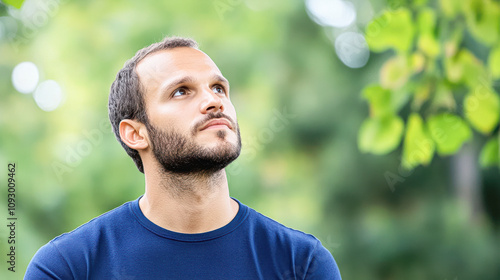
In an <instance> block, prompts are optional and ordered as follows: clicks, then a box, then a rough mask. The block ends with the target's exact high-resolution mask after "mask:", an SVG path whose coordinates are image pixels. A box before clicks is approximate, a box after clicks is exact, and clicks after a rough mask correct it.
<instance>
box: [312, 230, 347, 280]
mask: <svg viewBox="0 0 500 280" xmlns="http://www.w3.org/2000/svg"><path fill="white" fill-rule="evenodd" d="M304 279H307V280H310V279H318V280H319V279H321V280H325V279H332V280H341V279H342V278H341V277H340V271H339V268H338V266H337V263H336V262H335V260H334V259H333V256H332V254H331V253H330V252H329V251H328V250H327V249H326V248H325V247H324V246H323V245H322V244H321V242H320V241H319V240H318V244H317V245H316V248H315V249H314V253H313V255H312V257H311V261H310V263H309V266H308V268H307V273H306V277H305V278H304Z"/></svg>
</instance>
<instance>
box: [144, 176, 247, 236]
mask: <svg viewBox="0 0 500 280" xmlns="http://www.w3.org/2000/svg"><path fill="white" fill-rule="evenodd" d="M139 206H140V208H141V210H142V212H143V213H144V215H145V216H146V217H147V218H148V219H149V220H151V221H152V222H153V223H155V224H157V225H158V226H160V227H163V228H165V229H168V230H171V231H175V232H180V233H202V232H208V231H212V230H215V229H218V228H220V227H223V226H224V225H226V224H228V223H229V222H230V221H231V220H232V219H233V218H234V216H235V215H236V213H237V212H238V203H237V202H236V201H234V200H232V199H231V198H230V197H229V189H228V183H227V178H226V172H225V170H224V169H222V170H219V171H217V172H214V173H203V174H171V173H164V172H156V173H155V174H149V173H147V172H146V192H145V194H144V196H143V197H142V198H141V199H140V201H139Z"/></svg>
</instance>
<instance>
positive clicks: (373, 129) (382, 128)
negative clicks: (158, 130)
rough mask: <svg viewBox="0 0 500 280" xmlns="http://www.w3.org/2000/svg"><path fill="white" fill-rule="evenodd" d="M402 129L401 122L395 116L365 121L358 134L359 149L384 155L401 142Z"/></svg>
mask: <svg viewBox="0 0 500 280" xmlns="http://www.w3.org/2000/svg"><path fill="white" fill-rule="evenodd" d="M403 128H404V125H403V120H402V119H401V118H399V117H397V116H386V117H380V118H369V119H366V120H365V121H364V122H363V124H362V125H361V128H360V132H359V133H360V137H359V143H358V145H359V148H360V149H361V151H363V152H368V151H370V152H372V153H374V154H386V153H387V152H389V151H392V150H394V148H395V147H396V146H397V145H398V144H399V142H400V141H401V136H402V134H403Z"/></svg>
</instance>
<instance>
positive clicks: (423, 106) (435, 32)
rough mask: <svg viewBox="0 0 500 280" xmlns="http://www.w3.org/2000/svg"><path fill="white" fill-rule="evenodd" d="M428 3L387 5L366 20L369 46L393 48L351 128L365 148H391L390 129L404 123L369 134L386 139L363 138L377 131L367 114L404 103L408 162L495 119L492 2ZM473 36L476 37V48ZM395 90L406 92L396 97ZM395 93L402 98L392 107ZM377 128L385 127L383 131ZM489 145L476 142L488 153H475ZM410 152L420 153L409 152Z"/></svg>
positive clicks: (496, 48) (499, 19)
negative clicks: (357, 124)
mask: <svg viewBox="0 0 500 280" xmlns="http://www.w3.org/2000/svg"><path fill="white" fill-rule="evenodd" d="M432 5H433V4H432V3H428V4H426V5H423V4H422V3H419V4H418V5H417V4H413V5H412V6H409V5H408V6H405V7H400V8H398V9H396V10H391V9H387V10H385V11H384V12H383V13H382V14H381V15H380V16H378V17H376V18H375V19H373V20H372V21H371V22H370V23H369V24H368V25H367V27H366V32H367V41H368V44H369V46H370V48H371V50H372V51H374V52H381V51H386V50H394V51H395V55H394V56H393V57H390V58H389V59H388V60H387V61H386V62H385V63H384V65H383V66H382V67H381V69H380V80H379V82H380V84H379V85H370V86H369V87H367V88H366V90H368V91H372V89H373V88H377V91H378V92H380V93H381V94H379V95H380V96H379V97H376V98H375V97H373V95H374V94H373V93H372V94H371V95H370V97H367V94H366V90H365V91H364V93H363V95H364V97H365V98H366V99H367V101H368V102H369V104H370V117H369V118H368V119H367V120H366V121H365V122H364V124H363V125H362V126H361V128H360V130H359V136H358V137H359V141H358V143H359V148H360V150H361V151H363V152H369V153H373V154H385V153H389V152H391V151H393V150H395V149H396V148H397V147H398V146H399V143H396V142H395V140H396V139H398V137H395V136H396V135H399V133H400V129H401V127H402V125H404V124H402V123H398V125H397V126H396V125H394V128H395V131H394V133H393V134H392V135H394V137H392V138H389V137H387V138H381V137H379V138H376V139H378V140H382V139H386V141H388V142H387V143H386V145H383V144H382V143H378V144H377V145H368V144H367V138H368V136H369V135H378V134H376V133H374V132H373V131H377V130H376V129H375V128H377V127H379V126H380V125H379V126H376V125H375V121H374V120H373V119H372V118H373V117H374V116H377V115H378V113H379V112H390V113H391V114H396V115H400V116H401V117H403V118H404V117H405V115H406V114H407V112H406V111H401V110H400V109H401V108H404V107H405V105H406V104H407V103H410V104H411V106H410V107H411V112H410V116H409V117H408V120H407V123H406V126H407V128H406V135H405V139H404V143H403V144H404V145H403V146H404V147H403V153H402V164H403V166H404V167H406V168H410V169H411V168H414V167H416V166H418V165H421V164H422V165H427V164H428V163H429V162H430V160H431V159H432V157H433V153H434V148H433V147H434V146H435V147H436V149H435V150H436V151H437V153H438V154H439V155H441V156H446V155H452V154H455V153H457V152H458V151H459V150H460V148H461V147H462V146H463V144H464V142H466V141H468V140H470V139H471V137H472V131H471V128H472V129H475V130H476V131H477V132H479V133H481V134H484V135H486V136H488V135H490V134H491V133H493V132H494V131H496V130H498V127H499V118H500V97H499V94H498V89H497V88H496V87H495V84H496V83H497V82H498V81H497V80H496V79H499V78H500V3H498V2H496V1H491V0H467V1H464V2H460V1H452V0H441V1H439V6H438V7H439V8H438V9H436V8H434V7H432ZM441 15H444V16H441ZM413 22H415V23H416V24H413ZM414 26H415V27H416V28H414ZM375 31H376V32H375ZM464 34H466V35H465V36H464ZM471 40H475V42H474V44H471V42H470V41H471ZM479 44H482V45H483V46H482V47H481V49H480V51H479V49H478V47H477V46H478V45H479ZM485 51H486V52H487V55H484V53H485ZM464 92H468V94H466V95H464V94H463V93H464ZM382 93H383V94H382ZM402 95H406V96H409V98H407V99H401V98H400V97H401V96H402ZM395 99H397V100H400V101H401V100H403V101H404V103H403V104H400V106H398V107H397V110H394V108H395V107H394V104H393V102H392V100H395ZM457 104H463V105H462V106H457ZM394 119H395V118H394ZM463 119H465V120H466V121H467V122H465V121H464V120H463ZM425 127H427V128H428V132H426V130H425ZM383 135H391V134H390V133H389V132H385V131H384V133H383ZM429 141H431V142H432V144H431V143H430V142H429ZM421 142H424V143H426V144H427V145H425V147H426V148H425V149H424V151H422V150H421V149H420V148H419V147H418V144H417V143H421ZM380 147H384V149H380ZM494 148H495V146H493V145H492V144H490V145H489V146H488V149H483V154H485V153H491V155H490V156H486V155H485V156H481V158H484V159H485V160H486V159H490V158H492V155H494V154H498V151H494V150H493V149H494ZM419 149H420V150H419ZM417 153H418V154H419V155H420V156H418V157H414V158H413V159H411V155H412V154H414V155H416V154H417ZM486 161H487V162H488V163H491V160H486ZM483 165H484V164H483ZM499 167H500V166H499Z"/></svg>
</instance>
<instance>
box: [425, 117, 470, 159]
mask: <svg viewBox="0 0 500 280" xmlns="http://www.w3.org/2000/svg"><path fill="white" fill-rule="evenodd" d="M427 125H428V128H429V132H430V135H431V137H432V139H433V140H434V142H435V143H436V148H437V149H436V150H437V152H438V154H439V155H443V156H445V155H452V154H454V153H456V152H457V151H458V150H459V149H460V148H461V147H462V145H463V144H464V143H465V142H466V141H468V140H469V139H470V138H471V136H472V132H471V130H470V128H469V126H468V125H467V123H465V121H464V120H462V119H461V118H460V117H459V116H457V115H453V114H450V113H442V114H439V115H434V116H431V117H430V118H429V119H428V121H427Z"/></svg>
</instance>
